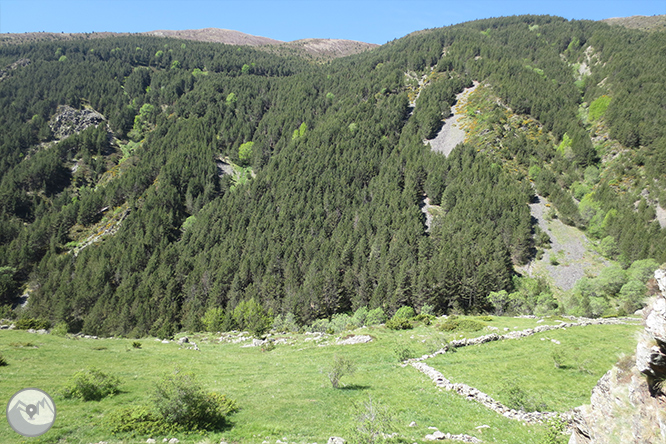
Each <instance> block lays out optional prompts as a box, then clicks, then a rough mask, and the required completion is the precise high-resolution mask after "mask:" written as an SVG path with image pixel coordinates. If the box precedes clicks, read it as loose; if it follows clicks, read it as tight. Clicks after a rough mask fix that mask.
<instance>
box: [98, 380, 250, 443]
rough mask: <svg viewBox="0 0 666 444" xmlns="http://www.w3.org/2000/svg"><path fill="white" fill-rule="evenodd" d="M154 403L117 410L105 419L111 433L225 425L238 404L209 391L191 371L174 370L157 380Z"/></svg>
mask: <svg viewBox="0 0 666 444" xmlns="http://www.w3.org/2000/svg"><path fill="white" fill-rule="evenodd" d="M151 400H152V404H151V405H138V406H131V407H125V408H121V409H118V410H116V411H114V412H112V413H111V414H110V415H109V416H108V417H107V419H106V425H107V427H108V428H109V429H110V430H111V433H113V434H118V433H128V434H130V435H132V436H136V435H160V434H161V435H164V434H170V433H175V432H179V431H196V430H215V429H220V428H222V427H223V426H224V425H226V421H227V417H228V416H229V414H231V413H233V412H235V411H236V410H237V408H236V403H235V401H233V400H230V399H228V398H227V397H226V396H224V395H221V394H219V393H207V392H206V391H204V390H203V388H202V387H201V385H200V384H199V383H198V381H197V380H196V377H195V376H194V375H193V374H192V373H181V372H180V371H179V370H177V369H176V370H175V371H174V372H173V373H172V374H167V375H165V376H164V377H163V378H162V379H160V381H158V382H157V384H156V386H155V390H154V392H153V394H152V396H151Z"/></svg>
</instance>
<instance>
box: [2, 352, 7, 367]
mask: <svg viewBox="0 0 666 444" xmlns="http://www.w3.org/2000/svg"><path fill="white" fill-rule="evenodd" d="M6 365H9V362H7V359H6V358H5V357H4V356H2V355H1V354H0V367H4V366H6Z"/></svg>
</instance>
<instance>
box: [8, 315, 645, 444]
mask: <svg viewBox="0 0 666 444" xmlns="http://www.w3.org/2000/svg"><path fill="white" fill-rule="evenodd" d="M488 324H492V325H496V326H497V327H498V328H504V327H505V326H506V327H508V328H511V329H512V330H513V327H519V328H520V329H523V328H528V327H530V326H532V327H533V326H535V325H536V320H530V319H514V318H493V321H491V322H488ZM637 328H638V327H637V326H589V327H585V328H572V329H567V330H565V331H551V332H546V334H542V335H535V336H533V337H530V338H525V339H521V340H512V341H504V342H498V343H490V344H484V345H481V346H474V347H466V348H461V349H459V350H458V351H457V353H451V354H446V355H443V356H438V357H436V358H433V359H430V360H428V361H427V363H428V364H429V365H431V366H433V367H435V368H437V369H438V370H440V371H442V372H443V374H444V375H445V376H446V377H447V378H449V379H451V380H452V381H454V382H465V383H467V384H470V385H472V386H474V387H477V388H479V389H481V390H483V391H486V392H487V393H489V394H491V395H492V396H495V397H496V398H497V399H499V400H502V396H501V390H502V387H503V385H502V384H503V382H504V381H505V380H506V379H507V378H508V379H514V380H516V381H519V382H520V383H521V384H525V390H526V391H527V392H528V393H530V394H533V393H540V394H541V396H542V397H543V398H544V399H548V400H549V401H548V402H549V403H550V404H549V406H552V408H553V409H556V410H560V411H564V410H566V409H568V408H570V407H574V406H576V405H580V404H584V403H587V402H589V393H590V390H591V389H592V387H593V386H594V385H595V384H596V382H597V380H598V378H599V377H600V376H601V375H603V373H604V372H605V371H606V370H608V369H609V368H610V367H611V366H612V365H613V364H614V363H615V361H616V360H617V357H618V356H619V355H620V354H622V353H625V354H631V353H632V352H633V347H635V345H634V344H635V340H634V332H635V331H636V330H637ZM488 332H489V331H488V330H485V331H480V332H475V333H473V334H471V335H470V336H478V335H479V334H487V333H488ZM353 333H356V334H370V335H372V336H373V338H374V340H373V341H372V342H370V343H366V344H355V345H335V337H334V336H331V337H330V338H328V339H326V340H325V341H324V342H328V343H329V345H327V346H320V345H318V343H317V341H305V339H306V338H308V337H309V336H307V335H298V334H288V335H279V336H281V337H286V338H290V340H291V341H292V344H291V345H277V347H276V348H275V349H274V350H272V351H265V352H262V351H261V349H260V347H245V348H244V347H241V345H243V344H232V343H217V341H216V335H208V338H210V339H211V341H205V340H203V338H204V337H205V336H203V335H193V336H190V338H192V339H193V340H195V341H196V342H197V344H198V345H199V347H200V349H201V350H200V351H194V350H188V349H185V348H181V347H180V346H179V345H178V344H176V343H175V342H170V343H168V344H164V343H162V342H159V341H156V340H155V339H153V338H150V339H143V340H141V341H140V342H141V344H142V347H141V348H140V349H136V348H133V347H132V342H134V340H130V339H97V340H94V339H72V338H64V337H57V336H53V335H37V334H31V333H27V332H24V331H6V330H5V331H2V332H0V353H2V355H3V356H4V357H5V358H6V359H7V361H8V364H9V365H7V366H4V367H0V400H1V401H2V402H3V403H4V405H5V406H6V403H7V402H8V401H9V398H10V397H11V396H12V395H13V394H14V393H15V392H16V391H18V390H19V389H21V388H25V387H38V388H41V389H43V390H45V391H46V392H47V393H49V394H51V395H52V397H54V399H55V402H56V407H57V419H56V422H55V424H54V426H53V427H52V428H51V430H49V431H48V432H47V433H46V434H44V435H42V436H41V437H38V438H24V437H22V436H20V435H18V434H16V433H15V432H14V431H13V430H12V429H11V428H10V427H9V424H8V423H7V421H6V419H4V418H3V420H2V426H1V427H0V442H2V443H7V444H11V443H23V442H25V443H40V444H41V443H82V444H88V443H97V442H99V441H106V442H108V443H109V444H115V443H145V442H146V439H147V438H148V436H136V437H132V436H127V435H119V436H113V435H111V434H110V432H109V430H108V429H107V428H106V425H105V421H104V418H105V416H106V415H108V414H109V413H110V412H111V411H113V410H114V409H117V408H120V407H124V406H129V405H133V404H144V403H147V402H148V401H149V398H150V392H151V389H152V387H153V386H154V384H155V382H156V381H157V380H158V379H159V378H160V377H161V376H162V375H164V374H165V373H166V372H170V371H173V370H174V368H176V367H178V368H179V369H181V370H183V371H191V372H193V373H195V374H196V375H197V377H198V379H199V381H200V382H201V383H202V385H203V386H204V387H205V388H206V389H207V390H210V391H218V392H220V393H224V394H226V395H227V396H229V397H231V398H232V399H235V400H236V402H237V404H238V407H239V411H238V412H237V413H235V414H233V415H232V416H231V417H230V425H229V427H228V428H226V429H225V430H217V431H214V432H200V433H193V434H189V435H188V434H183V433H181V434H176V435H173V436H152V438H154V439H156V440H157V442H161V441H162V439H163V438H171V437H174V436H175V437H177V438H178V439H180V442H181V443H192V444H195V443H208V444H213V443H214V444H218V443H219V442H220V441H223V440H224V441H226V442H229V443H262V442H263V441H269V442H270V443H271V444H273V443H275V442H276V440H278V439H280V440H283V441H284V440H286V441H288V442H290V443H315V442H316V443H325V442H326V441H327V440H328V438H329V437H330V436H341V437H343V438H347V439H348V438H350V437H351V433H350V430H351V429H352V428H354V427H355V425H356V424H358V421H357V415H358V406H362V405H363V403H364V402H367V401H368V400H369V399H372V401H373V402H379V403H380V404H381V405H383V406H385V407H387V408H388V409H389V411H390V412H391V413H392V415H393V417H394V424H395V425H396V431H397V432H398V433H399V434H400V436H402V437H404V442H409V443H413V442H422V441H423V438H424V436H425V435H426V434H428V433H432V431H431V430H429V429H428V427H437V428H438V429H439V430H441V431H443V432H445V433H446V432H450V433H454V434H459V433H466V434H469V435H472V436H476V437H478V438H480V439H482V440H483V441H484V442H490V443H493V442H494V443H521V444H529V443H534V444H538V443H540V442H542V441H543V438H544V435H545V431H546V428H545V426H527V425H523V424H522V423H521V422H519V421H512V420H509V419H507V418H504V417H503V416H501V415H499V414H496V413H494V412H492V411H490V410H488V409H486V408H484V407H482V406H481V405H479V404H477V403H474V402H470V401H467V400H466V399H463V398H462V397H460V396H458V395H456V394H454V393H451V392H446V391H442V390H440V389H439V388H437V387H436V386H435V385H434V384H433V383H432V382H431V381H430V380H429V379H428V378H427V377H426V376H425V375H423V374H421V373H420V372H418V371H417V370H416V369H414V368H412V367H411V366H406V367H403V366H401V365H400V363H399V361H398V358H397V354H396V350H404V349H408V350H409V352H410V354H411V355H412V356H420V355H422V354H425V353H429V352H432V351H434V350H436V349H438V348H440V346H441V344H443V343H444V341H445V340H450V339H453V338H454V336H455V337H456V338H458V337H460V334H465V333H459V332H458V333H455V334H444V333H442V332H439V331H438V330H437V329H436V328H435V326H429V327H425V326H422V327H418V328H415V329H414V330H403V331H391V330H387V329H385V328H383V327H374V328H363V329H359V330H357V331H355V332H353ZM542 336H548V337H549V338H551V337H552V338H556V339H558V340H560V341H561V343H562V345H561V346H562V347H568V348H569V349H571V350H572V354H571V355H570V356H571V358H570V359H571V360H572V362H571V363H569V362H568V361H567V359H568V358H564V364H563V367H564V368H562V369H555V368H554V366H553V363H552V358H551V356H550V355H551V348H552V346H554V344H553V343H552V342H550V341H541V340H540V337H542ZM246 343H247V342H246ZM246 343H245V344H246ZM26 345H27V346H26ZM336 355H344V356H347V357H349V358H351V359H353V360H354V361H355V362H356V364H357V367H358V369H357V371H356V373H355V374H353V375H351V376H344V377H343V378H342V380H341V382H342V387H341V388H339V389H333V388H332V387H331V384H330V382H329V381H328V378H327V376H326V371H325V369H326V368H327V366H328V365H329V364H330V363H331V361H332V360H333V358H334V357H335V356H336ZM574 356H580V357H581V358H580V359H584V361H582V362H584V363H585V369H586V370H585V371H579V370H578V369H577V368H574V363H573V359H574ZM588 358H589V359H588ZM90 367H96V368H98V369H100V370H102V371H104V372H106V373H109V374H112V375H115V376H117V377H119V378H120V379H121V381H122V386H121V390H122V391H121V393H120V394H118V395H116V396H113V397H110V398H106V399H103V400H101V401H98V402H95V401H91V402H83V401H80V400H77V399H68V400H66V399H63V398H62V397H61V396H59V395H58V392H59V391H60V390H62V388H63V387H64V386H65V385H66V384H67V382H68V380H69V378H70V377H71V376H72V375H73V374H74V373H75V372H77V371H79V370H82V369H85V368H90ZM588 370H589V372H588ZM412 421H415V422H416V426H415V427H409V426H408V425H409V424H410V423H411V422H412ZM482 425H488V426H490V427H489V428H482V429H477V427H479V426H482Z"/></svg>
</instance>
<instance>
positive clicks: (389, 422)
mask: <svg viewBox="0 0 666 444" xmlns="http://www.w3.org/2000/svg"><path fill="white" fill-rule="evenodd" d="M354 408H355V410H356V414H355V416H356V424H355V427H353V428H352V429H351V431H350V435H351V438H352V439H351V442H353V443H368V444H372V443H376V442H390V437H392V436H393V433H392V432H395V430H396V425H395V423H396V419H395V415H394V414H393V413H392V412H391V411H390V410H389V409H388V407H386V406H384V405H382V404H380V403H379V402H377V401H374V402H373V400H372V397H370V398H369V399H368V401H367V402H364V403H363V405H362V406H359V405H356V404H355V405H354ZM396 442H398V441H396ZM400 442H402V441H400Z"/></svg>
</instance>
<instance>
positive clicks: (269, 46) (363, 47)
mask: <svg viewBox="0 0 666 444" xmlns="http://www.w3.org/2000/svg"><path fill="white" fill-rule="evenodd" d="M127 35H131V34H130V33H118V32H92V33H55V32H25V33H20V34H2V35H0V45H12V44H22V43H35V42H46V41H66V40H76V39H83V40H90V39H95V38H107V37H120V36H127ZM134 35H146V36H151V37H167V38H174V39H183V40H194V41H198V42H209V43H224V44H226V45H240V46H253V47H257V49H263V50H267V51H269V52H274V53H278V54H281V53H283V52H285V53H289V54H293V55H300V56H304V55H306V56H309V57H315V58H323V59H334V58H338V57H345V56H348V55H352V54H358V53H361V52H364V51H367V50H369V49H372V48H376V47H378V46H379V45H376V44H374V43H365V42H357V41H354V40H344V39H316V38H308V39H301V40H294V41H292V42H283V41H281V40H275V39H271V38H268V37H261V36H256V35H251V34H246V33H244V32H240V31H234V30H231V29H220V28H203V29H184V30H164V29H160V30H156V31H148V32H141V33H136V34H134ZM285 49H286V51H284V50H285Z"/></svg>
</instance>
